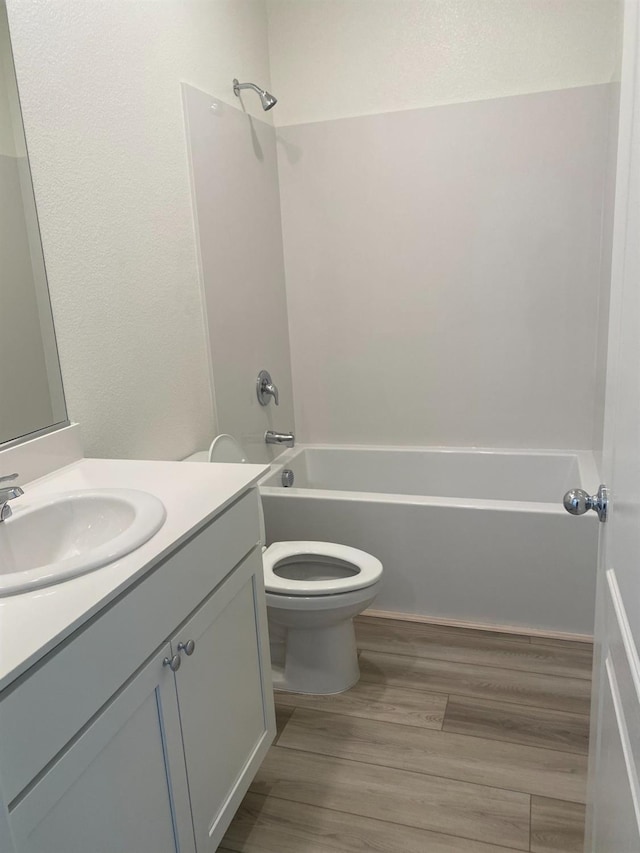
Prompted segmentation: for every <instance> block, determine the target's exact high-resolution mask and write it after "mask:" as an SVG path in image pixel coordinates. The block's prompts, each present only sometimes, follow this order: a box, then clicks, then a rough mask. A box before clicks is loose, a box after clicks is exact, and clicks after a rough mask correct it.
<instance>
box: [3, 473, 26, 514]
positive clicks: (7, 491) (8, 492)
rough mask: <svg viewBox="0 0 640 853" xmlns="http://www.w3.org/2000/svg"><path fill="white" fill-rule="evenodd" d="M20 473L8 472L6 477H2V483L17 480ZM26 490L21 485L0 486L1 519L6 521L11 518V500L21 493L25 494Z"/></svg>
mask: <svg viewBox="0 0 640 853" xmlns="http://www.w3.org/2000/svg"><path fill="white" fill-rule="evenodd" d="M17 479H18V474H7V475H6V476H4V477H0V483H8V482H10V481H11V480H17ZM23 494H24V492H23V491H22V489H21V488H20V486H7V487H6V488H4V489H3V488H0V521H6V520H7V519H8V518H11V507H10V506H9V501H12V500H14V498H19V497H20V495H23Z"/></svg>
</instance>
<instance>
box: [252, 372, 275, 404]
mask: <svg viewBox="0 0 640 853" xmlns="http://www.w3.org/2000/svg"><path fill="white" fill-rule="evenodd" d="M256 395H257V397H258V402H259V403H260V405H261V406H267V405H268V404H269V400H270V398H271V397H273V401H274V403H275V404H276V406H277V405H278V403H279V397H278V386H277V385H274V384H273V381H272V379H271V374H270V373H269V371H268V370H261V371H260V373H259V374H258V380H257V382H256Z"/></svg>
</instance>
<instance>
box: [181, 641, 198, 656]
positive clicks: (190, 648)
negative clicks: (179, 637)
mask: <svg viewBox="0 0 640 853" xmlns="http://www.w3.org/2000/svg"><path fill="white" fill-rule="evenodd" d="M195 650H196V641H195V640H187V642H186V643H178V651H179V652H184V653H185V655H188V656H189V657H191V655H192V654H193V653H194V652H195Z"/></svg>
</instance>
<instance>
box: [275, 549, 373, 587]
mask: <svg viewBox="0 0 640 853" xmlns="http://www.w3.org/2000/svg"><path fill="white" fill-rule="evenodd" d="M295 557H300V558H304V557H327V558H329V561H337V562H339V563H341V564H343V565H344V564H345V563H346V564H348V569H350V570H351V572H352V573H349V574H348V575H346V576H345V577H339V578H332V579H330V580H294V579H292V578H284V577H281V576H280V575H278V574H276V572H275V569H276V568H277V567H278V565H279V564H280V563H282V562H283V561H284V560H287V559H290V560H292V558H295ZM262 560H263V563H264V585H265V589H266V591H267V592H269V593H272V594H276V595H294V596H295V595H304V596H313V595H337V594H339V593H341V592H351V591H352V590H357V589H365V588H366V587H368V586H372V585H373V584H375V583H376V582H377V581H379V580H380V578H381V577H382V563H381V562H380V560H378V559H376V558H375V557H373V556H372V555H371V554H367V553H366V552H365V551H360V550H359V549H358V548H351V547H349V546H348V545H338V544H337V543H335V542H304V541H299V542H274V543H273V545H270V546H269V547H268V548H267V550H266V551H265V552H264V553H263V555H262ZM292 562H293V560H292Z"/></svg>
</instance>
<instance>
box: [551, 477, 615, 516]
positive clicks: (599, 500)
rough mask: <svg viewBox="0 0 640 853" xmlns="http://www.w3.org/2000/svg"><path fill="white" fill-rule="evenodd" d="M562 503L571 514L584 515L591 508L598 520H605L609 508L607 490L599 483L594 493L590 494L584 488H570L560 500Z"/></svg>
mask: <svg viewBox="0 0 640 853" xmlns="http://www.w3.org/2000/svg"><path fill="white" fill-rule="evenodd" d="M562 504H563V506H564V508H565V509H566V511H567V512H570V513H571V515H584V514H585V512H588V511H589V510H590V509H592V510H593V511H594V512H596V513H597V514H598V518H599V519H600V521H603V522H604V521H606V520H607V513H608V508H609V491H608V489H607V487H606V486H605V485H601V486H600V488H599V489H598V491H597V493H596V494H595V495H590V494H589V493H588V492H585V490H584V489H570V490H569V491H568V492H567V493H566V495H565V496H564V498H563V500H562Z"/></svg>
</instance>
